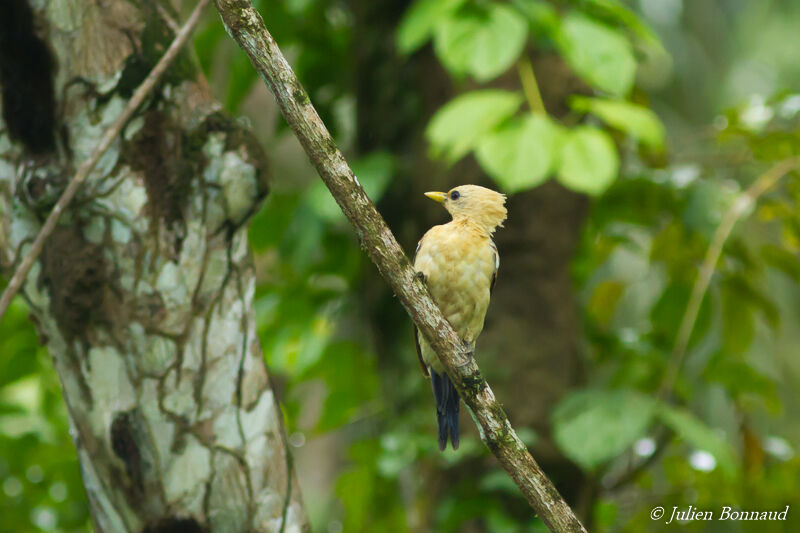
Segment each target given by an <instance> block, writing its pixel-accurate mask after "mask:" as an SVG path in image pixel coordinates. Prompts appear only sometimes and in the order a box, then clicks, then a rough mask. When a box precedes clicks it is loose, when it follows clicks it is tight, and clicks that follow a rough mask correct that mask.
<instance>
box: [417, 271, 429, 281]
mask: <svg viewBox="0 0 800 533" xmlns="http://www.w3.org/2000/svg"><path fill="white" fill-rule="evenodd" d="M414 277H415V278H417V279H418V280H420V281H421V282H422V283H425V282H427V281H428V278H426V277H425V274H424V273H423V272H419V271H417V273H416V274H415V275H414Z"/></svg>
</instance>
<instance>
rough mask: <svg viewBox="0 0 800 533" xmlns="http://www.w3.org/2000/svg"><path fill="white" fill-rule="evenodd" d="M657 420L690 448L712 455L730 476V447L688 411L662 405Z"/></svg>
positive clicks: (732, 459)
mask: <svg viewBox="0 0 800 533" xmlns="http://www.w3.org/2000/svg"><path fill="white" fill-rule="evenodd" d="M658 418H660V419H661V421H662V422H663V423H664V424H665V425H666V426H667V427H669V428H670V429H672V430H673V431H674V432H675V433H677V434H678V436H679V437H681V438H682V439H683V440H685V441H686V442H687V443H689V444H690V445H691V446H693V447H695V448H697V449H700V450H704V451H707V452H708V453H710V454H711V455H713V456H714V459H716V460H717V464H718V465H719V466H720V468H721V469H722V470H723V471H724V472H725V473H727V474H732V473H733V472H734V471H735V470H736V461H735V459H734V455H733V450H732V449H731V447H730V445H729V444H728V443H727V442H725V440H724V439H722V438H721V437H720V436H719V435H717V433H716V432H715V431H714V430H713V429H711V428H710V427H708V426H707V425H705V424H704V423H703V422H701V421H700V420H698V419H697V418H696V417H695V416H694V415H692V414H691V413H690V412H689V411H687V410H685V409H682V408H679V407H673V406H671V405H666V404H662V405H661V406H660V407H659V409H658Z"/></svg>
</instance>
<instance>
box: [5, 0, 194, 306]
mask: <svg viewBox="0 0 800 533" xmlns="http://www.w3.org/2000/svg"><path fill="white" fill-rule="evenodd" d="M208 2H209V0H199V1H198V2H197V6H195V8H194V10H193V11H192V14H191V15H189V19H188V20H187V21H186V23H185V24H184V25H183V27H182V28H181V29H180V31H179V32H178V33H177V35H175V39H173V41H172V44H170V46H169V48H167V51H166V52H164V55H163V56H161V59H159V60H158V63H156V66H155V67H153V70H151V71H150V74H148V75H147V77H146V78H145V79H144V81H143V82H142V83H141V85H139V87H137V88H136V92H134V93H133V96H131V99H130V100H128V103H127V104H126V105H125V108H124V109H123V110H122V112H121V113H120V114H119V116H118V117H117V120H115V121H114V123H113V124H112V125H111V126H110V127H109V128H108V130H106V132H105V134H104V135H103V138H102V139H100V143H99V144H98V145H97V146H96V147H95V149H94V151H93V152H92V154H91V155H90V156H89V158H88V159H87V160H86V161H84V162H83V163H82V164H81V166H80V167H78V170H77V171H76V172H75V175H74V176H73V177H72V179H71V180H70V182H69V184H67V188H66V189H64V192H63V193H62V194H61V197H60V198H59V199H58V201H57V202H56V205H55V206H54V207H53V210H52V211H50V214H49V215H48V216H47V219H46V220H45V221H44V225H42V229H41V230H40V231H39V234H38V235H36V239H34V241H33V244H32V245H31V248H30V250H28V253H27V254H26V255H25V256H24V257H23V258H22V262H21V263H20V264H19V266H18V267H17V268H16V270H15V271H14V275H13V276H11V280H10V281H9V282H8V286H7V287H6V290H5V291H3V295H2V296H1V297H0V320H3V315H4V314H5V312H6V310H7V309H8V306H9V305H11V300H12V299H13V298H14V296H15V295H16V294H17V292H18V291H19V289H20V288H21V287H22V284H23V283H24V282H25V278H26V277H27V276H28V272H30V271H31V268H32V267H33V264H34V263H35V262H36V259H38V258H39V254H41V253H42V249H43V248H44V245H45V243H46V242H47V239H49V238H50V235H52V233H53V230H55V229H56V224H58V221H59V219H60V218H61V215H62V214H64V211H65V210H66V209H67V207H68V206H69V204H70V203H71V202H72V200H73V198H75V195H76V194H78V191H79V190H80V188H81V186H82V185H83V182H84V181H86V179H87V178H88V177H89V174H90V173H91V172H92V170H94V167H95V165H97V162H98V161H100V158H101V157H102V156H103V154H104V153H105V152H106V150H108V147H109V146H111V143H112V142H114V139H116V138H117V136H118V135H119V132H120V131H122V128H123V127H124V126H125V124H127V123H128V120H129V119H130V118H131V117H132V116H133V113H134V112H135V111H136V109H137V108H138V107H139V106H140V105H141V104H142V102H144V99H145V98H147V95H148V94H150V91H152V90H153V87H155V86H156V84H157V83H158V80H160V79H161V76H162V75H163V74H164V73H165V72H166V71H167V69H168V68H169V66H170V64H171V63H172V61H173V60H174V59H175V58H176V57H177V56H178V52H180V50H181V48H182V47H183V45H184V44H185V43H186V41H187V40H188V39H189V37H190V36H191V35H192V31H194V28H195V26H197V22H198V21H199V20H200V15H201V14H202V13H203V9H205V7H206V6H207V5H208Z"/></svg>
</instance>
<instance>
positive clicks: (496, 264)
mask: <svg viewBox="0 0 800 533" xmlns="http://www.w3.org/2000/svg"><path fill="white" fill-rule="evenodd" d="M417 249H419V247H417ZM492 253H493V254H494V272H492V283H491V284H490V285H489V293H490V294H491V293H492V291H494V284H495V282H496V281H497V271H498V270H499V269H500V254H499V253H498V252H497V245H496V244H495V243H494V242H492Z"/></svg>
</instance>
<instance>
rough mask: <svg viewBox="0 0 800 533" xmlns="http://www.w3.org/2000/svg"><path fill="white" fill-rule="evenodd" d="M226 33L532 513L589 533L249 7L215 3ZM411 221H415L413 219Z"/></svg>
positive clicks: (243, 1) (561, 528)
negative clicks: (516, 427) (510, 418)
mask: <svg viewBox="0 0 800 533" xmlns="http://www.w3.org/2000/svg"><path fill="white" fill-rule="evenodd" d="M215 3H216V6H217V9H218V10H219V13H220V15H221V16H222V20H223V22H224V24H225V27H226V29H227V31H228V33H230V35H231V36H232V37H233V38H234V40H235V41H236V42H237V43H238V44H239V46H241V47H242V49H243V50H244V51H245V52H246V53H247V55H248V56H249V57H250V60H251V61H252V63H253V66H254V67H255V68H256V70H257V71H258V72H259V74H261V76H262V78H263V79H264V81H265V82H266V84H267V86H268V87H269V89H270V90H271V91H272V94H273V95H274V96H275V99H276V100H277V102H278V105H279V106H280V109H281V112H282V113H283V116H284V118H285V119H286V121H287V122H288V123H289V126H290V127H291V128H292V130H293V131H294V133H295V135H296V136H297V138H298V139H299V140H300V143H301V144H302V146H303V148H304V149H305V151H306V153H307V154H308V157H309V159H310V160H311V162H312V164H313V165H314V167H315V168H316V170H317V172H318V173H319V175H320V177H321V178H322V180H323V181H324V182H325V185H326V186H327V187H328V189H329V190H330V192H331V194H332V195H333V197H334V199H335V200H336V202H337V203H338V204H339V207H340V208H341V209H342V211H343V212H344V214H345V215H346V216H347V219H348V220H349V221H350V223H351V224H352V226H353V228H354V230H355V232H356V234H357V235H358V239H359V242H360V244H361V247H362V248H363V249H364V250H365V251H366V252H367V254H368V255H369V257H370V259H372V261H373V262H374V263H375V265H376V266H377V267H378V271H379V272H380V274H381V276H383V278H384V279H385V280H386V282H387V283H388V284H389V286H390V287H391V288H392V290H393V291H394V293H395V295H396V296H397V298H398V300H399V301H400V302H401V303H402V304H403V306H404V307H405V308H406V311H408V314H409V316H410V317H411V319H412V320H413V321H414V323H415V324H416V326H417V328H419V330H420V331H421V332H422V333H423V335H425V337H426V338H427V339H428V342H429V343H430V344H431V346H432V347H433V348H434V350H436V353H437V354H438V355H439V358H440V359H441V361H442V364H443V365H444V366H445V368H446V370H447V374H448V375H449V376H450V378H451V379H452V380H453V383H455V385H456V388H457V389H458V391H459V394H460V395H461V398H462V399H463V400H464V402H465V403H466V404H467V406H468V407H469V408H470V409H471V410H472V412H473V414H474V415H475V419H476V420H477V422H478V424H479V425H480V429H481V438H482V439H483V441H484V443H485V444H486V446H487V447H488V448H489V449H490V450H491V452H492V453H493V454H494V455H495V456H496V457H497V459H498V460H499V461H500V464H501V465H502V466H503V468H504V469H505V470H506V472H508V474H509V475H510V476H511V478H512V479H513V480H514V482H515V483H516V484H517V486H518V487H519V488H520V490H521V491H522V493H523V494H524V495H525V497H526V498H527V500H528V502H529V503H530V505H531V507H533V509H535V510H536V512H537V513H538V514H539V517H540V518H541V519H542V520H543V521H544V522H545V524H547V526H548V527H549V528H550V530H551V531H555V532H585V531H586V530H585V529H584V528H583V526H582V525H581V523H580V521H579V520H578V519H577V518H576V517H575V514H574V513H573V512H572V510H571V509H570V507H569V506H568V505H567V503H566V502H565V501H564V499H563V498H562V497H561V495H560V494H559V493H558V491H557V490H556V488H555V487H554V486H553V484H552V482H551V481H550V480H549V479H548V478H547V476H546V475H545V473H544V472H543V471H542V469H541V468H540V467H539V465H538V464H537V463H536V461H535V460H534V459H533V457H531V455H530V453H529V452H528V450H527V448H526V447H525V445H524V444H523V443H522V441H521V440H520V439H519V437H518V436H517V434H516V433H515V432H514V429H513V428H512V427H511V424H510V423H509V421H508V417H507V416H506V414H505V412H504V411H503V408H502V407H501V405H500V403H499V402H498V401H497V400H496V399H495V396H494V393H493V392H492V389H491V388H489V385H488V384H487V383H486V381H485V380H484V379H483V376H482V375H481V373H480V370H479V369H478V366H477V365H476V364H475V361H474V359H473V358H472V355H471V353H470V351H469V349H468V347H467V346H465V345H464V344H463V343H462V342H461V340H460V339H459V337H458V335H457V334H456V332H455V331H454V330H453V328H452V327H451V326H450V323H449V322H448V321H447V320H446V319H445V318H444V316H443V315H442V313H441V311H440V310H439V308H438V307H437V306H436V304H435V303H434V302H433V300H432V299H431V297H430V295H429V294H428V290H427V289H426V287H425V285H424V284H423V283H422V282H421V281H420V280H419V279H418V277H417V276H416V275H415V272H414V269H413V268H412V266H411V264H410V263H409V261H408V258H407V257H406V255H405V253H404V252H403V250H402V249H401V248H400V245H398V244H397V241H396V240H395V238H394V235H393V234H392V232H391V231H390V230H389V228H388V226H387V225H386V223H385V222H384V220H383V218H382V217H381V215H380V214H379V213H378V211H377V210H376V209H375V206H374V205H373V204H372V202H371V201H370V199H369V197H367V195H366V193H365V192H364V189H363V188H362V187H361V184H360V183H359V182H358V180H357V179H356V177H355V175H354V174H353V171H352V170H351V169H350V167H349V166H348V164H347V161H345V158H344V156H343V155H342V153H341V152H340V151H339V150H338V149H337V148H336V144H335V143H334V141H333V138H332V137H331V135H330V133H328V130H327V129H326V128H325V124H323V122H322V120H321V119H320V117H319V115H318V114H317V112H316V110H315V109H314V107H313V106H312V105H311V102H310V100H309V98H308V95H307V94H306V92H305V90H304V89H303V87H302V86H301V85H300V82H299V81H298V79H297V77H296V76H295V74H294V72H293V71H292V69H291V67H290V66H289V63H288V62H287V61H286V59H285V58H284V57H283V54H281V51H280V50H279V48H278V45H277V44H276V43H275V40H274V39H273V38H272V36H271V35H270V34H269V32H268V31H267V29H266V27H265V26H264V21H263V20H262V18H261V16H260V15H259V14H258V12H257V11H256V10H255V9H253V7H252V5H251V4H250V2H249V0H215ZM409 216H410V215H409Z"/></svg>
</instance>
